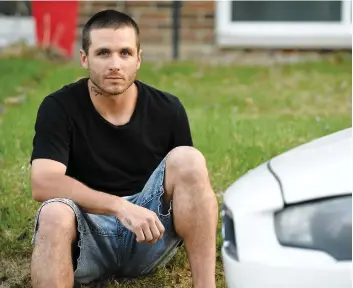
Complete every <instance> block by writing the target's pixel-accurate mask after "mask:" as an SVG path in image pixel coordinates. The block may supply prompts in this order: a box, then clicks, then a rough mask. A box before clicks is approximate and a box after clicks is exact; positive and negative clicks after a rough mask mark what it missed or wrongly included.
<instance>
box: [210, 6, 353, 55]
mask: <svg viewBox="0 0 353 288" xmlns="http://www.w3.org/2000/svg"><path fill="white" fill-rule="evenodd" d="M351 11H352V0H341V1H339V0H336V1H305V0H304V1H240V0H235V1H230V0H228V1H218V2H217V5H216V29H217V40H218V44H219V45H220V46H239V47H241V46H242V47H271V48H323V49H325V48H327V49H330V48H351V46H352V40H351V39H352V36H351V24H352V13H351Z"/></svg>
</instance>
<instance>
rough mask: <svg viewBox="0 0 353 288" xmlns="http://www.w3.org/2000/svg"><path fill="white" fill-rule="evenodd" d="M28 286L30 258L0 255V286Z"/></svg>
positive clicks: (12, 287) (1, 287) (25, 287)
mask: <svg viewBox="0 0 353 288" xmlns="http://www.w3.org/2000/svg"><path fill="white" fill-rule="evenodd" d="M20 287H21V288H30V287H31V278H30V258H29V257H28V258H24V257H13V258H5V257H3V256H1V257H0V288H20Z"/></svg>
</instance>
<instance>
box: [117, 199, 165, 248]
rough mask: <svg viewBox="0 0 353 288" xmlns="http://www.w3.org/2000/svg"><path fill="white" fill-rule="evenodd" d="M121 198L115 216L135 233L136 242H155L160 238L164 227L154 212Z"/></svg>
mask: <svg viewBox="0 0 353 288" xmlns="http://www.w3.org/2000/svg"><path fill="white" fill-rule="evenodd" d="M121 200H123V201H122V203H121V205H119V206H120V207H119V208H118V212H117V218H118V219H119V221H120V222H121V223H122V224H123V225H124V226H125V227H126V228H127V229H129V230H130V231H131V232H133V233H135V235H136V241H137V242H139V243H151V244H155V243H156V242H157V241H158V240H159V239H161V238H162V236H163V233H164V230H165V229H164V226H163V224H162V223H161V222H160V220H159V218H158V216H157V215H156V213H154V212H153V211H151V210H148V209H146V208H144V207H141V206H138V205H135V204H132V203H130V202H129V201H127V200H125V199H121Z"/></svg>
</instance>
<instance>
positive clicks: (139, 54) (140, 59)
mask: <svg viewBox="0 0 353 288" xmlns="http://www.w3.org/2000/svg"><path fill="white" fill-rule="evenodd" d="M141 62H142V49H140V52H139V53H138V54H137V70H139V69H140V67H141Z"/></svg>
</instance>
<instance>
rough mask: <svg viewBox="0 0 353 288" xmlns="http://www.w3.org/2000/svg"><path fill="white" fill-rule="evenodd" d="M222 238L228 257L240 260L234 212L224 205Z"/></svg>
mask: <svg viewBox="0 0 353 288" xmlns="http://www.w3.org/2000/svg"><path fill="white" fill-rule="evenodd" d="M221 214H222V238H223V246H224V248H225V250H226V251H227V253H228V255H230V256H231V257H233V258H234V259H235V260H238V252H237V242H236V238H235V224H234V220H233V215H232V212H231V211H230V210H229V209H228V208H227V206H226V205H225V204H223V208H222V212H221Z"/></svg>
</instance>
